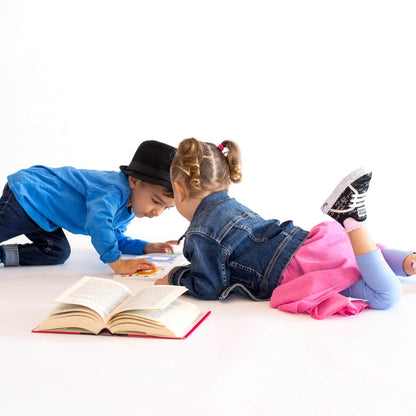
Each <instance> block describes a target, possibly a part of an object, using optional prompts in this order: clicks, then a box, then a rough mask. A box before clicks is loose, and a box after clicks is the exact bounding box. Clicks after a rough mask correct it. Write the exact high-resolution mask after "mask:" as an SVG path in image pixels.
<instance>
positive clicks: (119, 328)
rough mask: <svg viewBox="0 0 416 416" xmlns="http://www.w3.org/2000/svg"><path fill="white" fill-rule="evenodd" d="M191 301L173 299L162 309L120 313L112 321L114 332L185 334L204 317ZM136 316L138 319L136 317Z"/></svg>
mask: <svg viewBox="0 0 416 416" xmlns="http://www.w3.org/2000/svg"><path fill="white" fill-rule="evenodd" d="M203 315H204V314H203V313H202V312H201V311H200V310H199V308H198V307H197V306H196V305H194V304H193V303H190V302H184V301H180V300H175V301H173V302H172V303H171V304H170V305H169V306H167V307H166V308H165V309H162V310H157V311H155V310H134V311H129V312H126V313H125V315H123V314H120V315H117V316H116V317H114V318H112V319H111V321H110V330H111V332H113V333H135V332H136V333H145V334H148V335H154V336H174V337H178V338H180V337H183V336H185V335H186V334H187V333H188V332H189V331H190V330H191V329H192V328H193V327H194V326H195V324H196V323H197V322H198V321H199V320H200V319H201V318H202V317H203ZM134 318H136V319H134Z"/></svg>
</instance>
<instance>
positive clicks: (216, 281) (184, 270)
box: [168, 234, 229, 300]
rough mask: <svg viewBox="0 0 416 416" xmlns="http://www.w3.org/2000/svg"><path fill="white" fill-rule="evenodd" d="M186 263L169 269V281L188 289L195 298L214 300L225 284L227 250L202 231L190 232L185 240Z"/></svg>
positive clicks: (227, 276)
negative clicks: (199, 233)
mask: <svg viewBox="0 0 416 416" xmlns="http://www.w3.org/2000/svg"><path fill="white" fill-rule="evenodd" d="M185 252H186V253H184V254H185V256H186V258H187V259H188V261H189V262H190V264H189V265H187V266H180V267H176V268H174V269H172V270H171V271H170V272H169V275H168V282H169V284H172V285H176V286H185V287H186V288H188V293H189V294H191V295H192V296H194V297H196V298H198V299H204V300H218V299H219V298H220V297H221V294H222V292H223V291H224V290H225V289H226V287H228V286H229V271H228V267H223V264H224V263H225V262H226V261H227V259H228V257H229V254H228V251H227V250H226V249H225V248H224V247H222V246H221V245H220V244H218V243H217V242H216V241H214V240H212V239H209V238H207V237H204V236H202V235H198V234H196V235H191V236H189V237H188V241H187V242H186V249H185Z"/></svg>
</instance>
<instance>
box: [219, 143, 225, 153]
mask: <svg viewBox="0 0 416 416" xmlns="http://www.w3.org/2000/svg"><path fill="white" fill-rule="evenodd" d="M218 149H220V150H221V152H222V151H223V150H224V146H223V145H222V144H219V145H218Z"/></svg>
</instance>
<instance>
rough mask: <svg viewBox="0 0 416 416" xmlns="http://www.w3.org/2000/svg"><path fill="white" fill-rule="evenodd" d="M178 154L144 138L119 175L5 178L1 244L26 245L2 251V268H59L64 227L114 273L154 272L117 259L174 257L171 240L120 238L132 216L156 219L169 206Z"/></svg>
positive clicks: (33, 172)
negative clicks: (22, 238) (85, 239)
mask: <svg viewBox="0 0 416 416" xmlns="http://www.w3.org/2000/svg"><path fill="white" fill-rule="evenodd" d="M175 151H176V149H175V148H174V147H172V146H169V145H167V144H164V143H160V142H157V141H153V140H149V141H145V142H143V143H142V144H140V146H139V148H138V149H137V151H136V153H135V155H134V157H133V159H132V161H131V163H130V165H129V166H120V170H121V172H113V171H96V170H86V169H75V168H73V167H62V168H48V167H45V166H33V167H31V168H28V169H23V170H20V171H18V172H16V173H14V174H12V175H10V176H8V178H7V180H8V183H7V184H6V186H5V188H4V192H3V196H2V197H1V199H0V242H3V241H6V240H9V239H10V238H13V237H16V236H18V235H22V234H24V235H26V237H28V238H29V239H30V240H31V241H32V243H30V244H6V245H0V262H2V263H4V265H5V266H17V265H21V266H27V265H50V264H62V263H64V262H65V260H66V259H67V258H68V257H69V255H70V252H71V249H70V246H69V243H68V240H67V238H66V237H65V234H64V232H63V229H66V230H68V231H70V232H71V233H73V234H84V235H89V236H91V242H92V244H93V246H94V248H95V249H96V250H97V252H98V254H99V255H100V259H101V260H102V261H103V262H104V263H107V264H108V265H109V266H110V267H111V268H112V269H113V270H114V272H115V273H121V274H128V273H134V272H136V271H138V270H146V269H151V268H152V267H153V264H152V263H150V262H148V261H146V260H141V259H128V260H123V259H122V258H121V253H126V254H143V253H149V252H166V251H173V249H172V245H171V243H172V242H167V243H149V242H147V241H142V240H137V239H132V238H130V237H127V236H125V235H124V232H125V231H126V228H127V225H128V224H129V223H130V222H131V220H132V219H133V218H134V216H136V217H138V218H142V217H149V218H152V217H155V216H158V215H160V214H162V212H163V211H164V210H165V209H166V208H170V207H173V206H174V200H173V192H172V185H171V182H170V178H169V169H170V164H171V160H172V158H173V156H174V154H175Z"/></svg>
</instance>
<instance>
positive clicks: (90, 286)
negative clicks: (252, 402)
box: [33, 276, 210, 338]
mask: <svg viewBox="0 0 416 416" xmlns="http://www.w3.org/2000/svg"><path fill="white" fill-rule="evenodd" d="M186 290H187V289H186V288H185V287H182V286H149V287H146V288H143V289H141V290H139V291H138V292H137V293H136V294H135V295H133V294H132V293H131V292H130V290H129V289H128V288H127V287H126V286H125V285H123V284H121V283H119V282H117V281H114V280H111V279H104V278H98V277H88V276H85V277H83V278H82V279H81V280H80V281H78V282H77V283H75V284H74V285H72V286H71V287H70V288H69V289H67V290H66V291H65V292H64V293H62V294H61V295H60V296H58V297H57V298H56V299H55V301H54V302H57V303H59V305H58V306H57V307H56V308H55V309H54V310H53V311H52V312H51V314H50V315H49V316H48V317H47V318H46V319H45V320H44V321H43V322H42V323H41V324H40V325H39V326H38V327H37V328H35V329H34V330H33V332H60V333H77V334H80V333H86V334H95V335H97V334H100V333H107V334H108V333H110V334H114V335H130V336H150V337H160V338H186V337H187V336H188V335H189V334H190V333H191V332H193V330H194V329H195V328H196V327H198V326H199V324H200V323H201V322H202V321H203V320H204V319H205V318H206V317H207V316H208V315H209V313H210V312H207V313H203V312H201V311H200V310H199V308H198V307H197V306H196V305H194V304H193V303H190V302H186V301H182V300H179V299H178V297H179V296H180V295H182V294H183V293H184V292H185V291H186Z"/></svg>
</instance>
